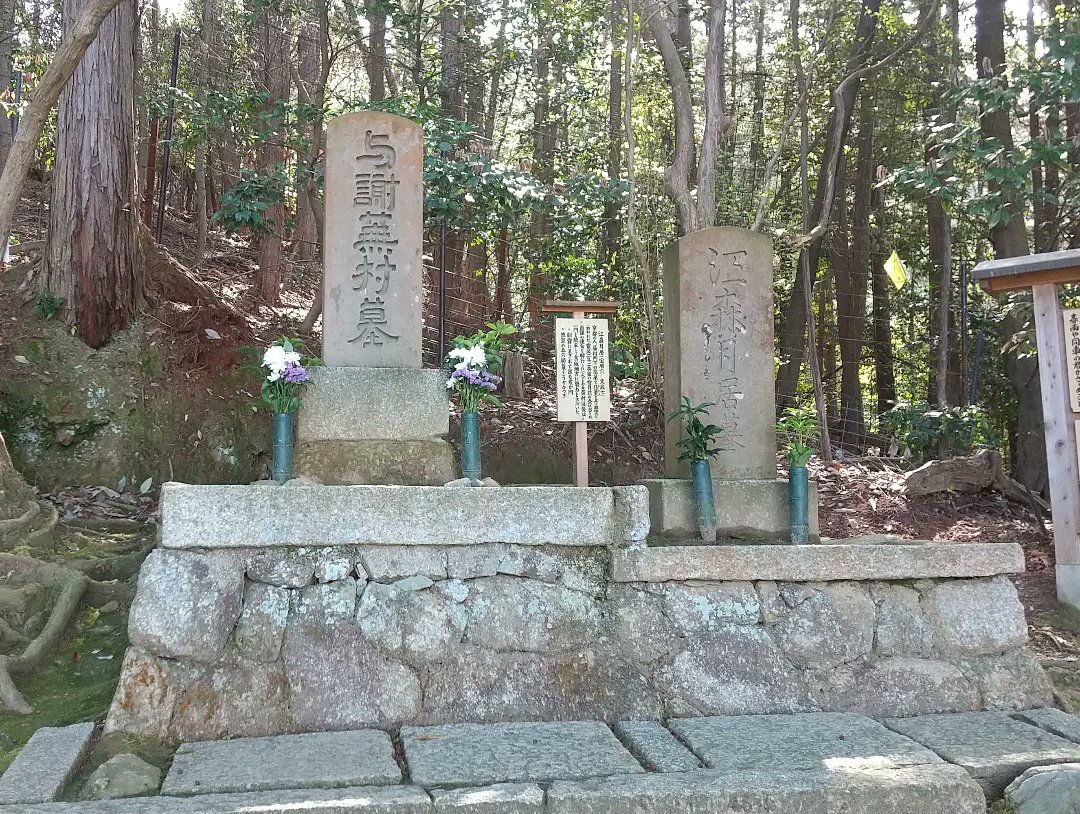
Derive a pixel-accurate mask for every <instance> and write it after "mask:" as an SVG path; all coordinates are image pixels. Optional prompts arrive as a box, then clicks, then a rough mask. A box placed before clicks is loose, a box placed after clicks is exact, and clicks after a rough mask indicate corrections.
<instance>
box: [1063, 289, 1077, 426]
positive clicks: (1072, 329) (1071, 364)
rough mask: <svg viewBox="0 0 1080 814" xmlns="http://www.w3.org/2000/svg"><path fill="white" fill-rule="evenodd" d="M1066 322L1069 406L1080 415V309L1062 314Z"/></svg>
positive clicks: (1066, 365) (1072, 309) (1068, 309)
mask: <svg viewBox="0 0 1080 814" xmlns="http://www.w3.org/2000/svg"><path fill="white" fill-rule="evenodd" d="M1061 318H1062V319H1063V320H1065V367H1066V368H1067V369H1068V372H1069V405H1070V406H1071V407H1072V411H1073V412H1074V413H1080V308H1066V309H1064V310H1063V311H1062V312H1061Z"/></svg>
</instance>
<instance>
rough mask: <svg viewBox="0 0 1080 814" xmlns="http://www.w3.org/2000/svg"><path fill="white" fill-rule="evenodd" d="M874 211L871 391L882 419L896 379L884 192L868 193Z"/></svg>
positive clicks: (891, 401)
mask: <svg viewBox="0 0 1080 814" xmlns="http://www.w3.org/2000/svg"><path fill="white" fill-rule="evenodd" d="M871 206H872V208H873V210H874V213H875V215H874V219H875V227H874V238H873V241H872V247H873V248H872V252H873V256H872V257H871V259H870V260H871V274H872V278H871V280H872V287H873V298H874V305H873V320H874V392H875V393H877V413H878V416H879V418H880V416H883V415H884V414H885V413H887V412H888V411H889V410H891V409H892V408H893V407H895V406H896V376H895V373H894V369H893V350H892V348H893V340H892V303H891V302H890V291H889V286H891V285H892V283H891V282H889V278H888V276H887V275H886V274H885V246H886V245H887V242H886V241H887V235H886V233H885V191H884V190H883V189H881V188H880V187H876V188H874V189H873V190H872V191H871Z"/></svg>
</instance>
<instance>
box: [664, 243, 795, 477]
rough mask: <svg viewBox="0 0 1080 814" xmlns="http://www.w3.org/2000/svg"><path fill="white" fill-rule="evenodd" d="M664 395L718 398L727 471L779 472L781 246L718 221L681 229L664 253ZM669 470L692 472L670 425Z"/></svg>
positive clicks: (716, 418)
mask: <svg viewBox="0 0 1080 814" xmlns="http://www.w3.org/2000/svg"><path fill="white" fill-rule="evenodd" d="M664 309H665V320H664V332H665V336H664V347H665V360H664V403H665V405H666V406H667V409H668V411H669V412H670V411H673V410H675V409H676V408H677V407H678V404H679V401H680V400H681V399H682V397H683V396H686V397H689V398H690V400H691V401H692V402H694V403H695V404H701V403H702V402H711V403H712V407H710V408H709V416H708V418H709V421H710V422H711V423H713V424H716V425H717V426H719V427H720V428H721V429H722V430H723V432H722V433H721V434H720V435H719V436H718V437H717V443H716V446H717V448H718V449H719V450H720V453H719V455H718V456H717V457H716V458H715V462H714V464H713V467H712V469H713V473H714V477H716V478H717V479H722V480H741V479H764V480H772V479H774V478H775V477H776V430H775V421H776V419H775V407H774V403H773V400H774V392H775V384H774V379H773V369H774V368H773V329H772V325H773V299H772V245H771V243H770V242H769V239H768V238H767V237H765V236H763V235H760V234H757V233H755V232H750V231H747V230H745V229H735V228H730V227H716V228H712V229H703V230H701V231H699V232H693V233H691V234H689V235H687V236H686V237H683V238H680V239H679V240H677V241H675V243H673V244H672V245H670V246H669V247H668V248H667V249H666V250H665V252H664ZM666 430H667V437H666V459H667V474H668V475H669V476H672V477H686V474H687V472H686V467H687V465H686V464H685V463H684V462H680V461H679V460H678V457H679V450H678V448H677V447H676V446H675V444H676V443H677V442H678V440H679V438H680V433H681V427H680V425H679V422H669V423H668V424H667V427H666Z"/></svg>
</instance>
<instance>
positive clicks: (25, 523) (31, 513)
mask: <svg viewBox="0 0 1080 814" xmlns="http://www.w3.org/2000/svg"><path fill="white" fill-rule="evenodd" d="M40 513H41V506H39V505H38V503H37V501H36V500H31V501H30V502H29V503H28V504H27V507H26V511H25V512H23V513H22V514H21V515H19V516H18V517H13V518H12V519H10V520H0V537H4V536H5V535H8V534H18V533H20V532H23V531H25V530H26V529H28V528H30V524H31V523H33V522H34V518H35V517H37V516H38V515H39V514H40Z"/></svg>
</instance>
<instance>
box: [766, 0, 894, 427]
mask: <svg viewBox="0 0 1080 814" xmlns="http://www.w3.org/2000/svg"><path fill="white" fill-rule="evenodd" d="M880 6H881V0H863V3H862V9H861V12H860V14H859V20H858V23H857V25H856V31H855V42H854V44H853V45H852V48H851V55H850V56H849V57H848V61H847V65H846V66H845V68H844V74H845V76H850V75H852V74H854V73H855V72H857V71H858V70H859V69H861V68H862V67H864V66H865V64H866V63H867V61H868V59H869V56H870V51H871V49H872V48H873V44H874V37H875V34H876V32H877V20H878V11H879V9H880ZM860 87H861V81H858V80H856V81H852V82H848V83H847V84H846V85H845V86H844V88H843V93H842V95H841V98H840V100H839V102H840V109H839V110H838V109H837V105H835V104H834V106H833V108H832V111H831V112H830V114H829V121H828V124H827V125H826V129H825V133H826V137H825V149H824V152H823V155H824V156H826V157H829V156H834V157H835V158H834V163H830V162H829V161H828V160H823V161H822V163H821V167H820V169H819V171H818V180H817V189H816V191H815V193H814V202H813V205H812V207H811V209H810V219H809V223H810V224H811V225H813V224H815V223H818V222H819V221H820V220H821V216H822V214H823V210H824V208H825V198H826V195H827V191H828V189H829V187H830V185H831V184H833V183H834V182H835V178H836V172H837V168H838V167H839V162H840V159H841V156H842V154H843V145H844V144H845V143H846V142H847V133H848V128H849V126H850V124H851V116H852V113H853V110H854V102H855V99H856V97H857V96H858V93H859V88H860ZM802 253H805V254H806V256H807V257H806V260H807V263H806V266H807V268H809V274H805V275H804V274H798V275H796V277H795V283H794V285H793V286H792V290H791V295H790V296H789V298H788V301H787V302H786V303H785V304H784V306H783V308H782V309H781V314H782V319H781V322H780V370H779V372H778V373H777V377H776V397H777V406H778V407H779V408H780V409H784V408H786V407H789V406H791V405H792V404H794V403H795V397H796V394H797V391H798V384H799V377H800V375H801V373H802V362H803V348H805V347H806V317H807V314H808V313H809V311H808V307H807V305H806V303H808V302H809V301H810V296H809V295H810V293H811V292H810V290H806V291H803V290H802V289H803V286H804V285H808V286H810V289H812V288H813V285H814V280H815V279H816V277H817V269H818V262H819V259H820V255H821V243H820V241H819V240H814V241H813V242H811V243H810V244H809V245H807V246H806V247H804V248H803V250H802Z"/></svg>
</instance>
